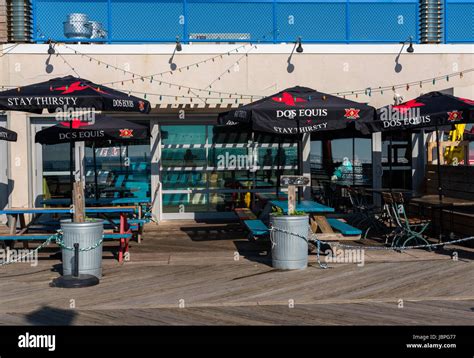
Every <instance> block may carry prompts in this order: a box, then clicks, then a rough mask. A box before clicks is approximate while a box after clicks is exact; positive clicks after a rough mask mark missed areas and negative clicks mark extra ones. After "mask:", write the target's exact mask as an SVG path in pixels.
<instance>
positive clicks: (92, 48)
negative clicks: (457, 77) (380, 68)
mask: <svg viewBox="0 0 474 358" xmlns="http://www.w3.org/2000/svg"><path fill="white" fill-rule="evenodd" d="M242 45H243V43H235V44H208V43H205V44H202V43H194V44H190V45H188V44H183V50H182V52H180V53H179V56H183V55H199V54H221V53H226V52H229V51H233V50H235V49H236V48H237V47H239V46H242ZM56 46H57V48H58V50H59V52H60V53H62V54H74V50H76V51H78V52H81V53H84V54H89V55H100V54H104V55H108V54H110V55H114V54H116V55H119V54H130V55H171V54H172V53H173V51H174V49H175V44H124V45H122V44H111V45H108V44H68V45H67V47H66V46H64V45H61V44H58V45H56ZM293 46H294V44H285V43H281V44H258V45H257V48H256V49H255V48H253V49H252V51H250V52H249V55H258V54H289V53H291V51H292V49H293ZM303 46H304V53H303V55H300V54H298V56H304V55H306V54H398V53H399V52H400V48H401V44H308V43H306V44H305V43H304V44H303ZM9 47H11V44H4V45H0V48H1V49H2V50H3V49H5V48H9ZM414 47H415V53H414V54H413V55H410V56H416V55H417V54H450V53H454V54H456V53H458V54H472V53H473V52H474V44H414ZM249 49H250V46H247V47H246V48H241V49H240V50H239V52H235V51H233V52H231V56H242V54H243V53H245V52H248V51H249ZM47 50H48V45H46V44H19V45H18V46H16V47H15V48H13V49H12V50H11V51H9V54H42V55H46V54H47Z"/></svg>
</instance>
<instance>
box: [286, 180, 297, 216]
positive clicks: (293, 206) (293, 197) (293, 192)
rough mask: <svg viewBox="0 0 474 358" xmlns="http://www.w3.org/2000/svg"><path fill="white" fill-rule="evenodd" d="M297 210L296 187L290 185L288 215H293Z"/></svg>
mask: <svg viewBox="0 0 474 358" xmlns="http://www.w3.org/2000/svg"><path fill="white" fill-rule="evenodd" d="M295 210H296V186H295V185H288V215H292V214H293V213H294V212H295Z"/></svg>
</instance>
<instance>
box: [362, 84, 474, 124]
mask: <svg viewBox="0 0 474 358" xmlns="http://www.w3.org/2000/svg"><path fill="white" fill-rule="evenodd" d="M473 122H474V101H473V100H471V99H467V98H461V97H455V96H452V95H449V94H444V93H441V92H430V93H427V94H424V95H422V96H419V97H417V98H415V99H412V100H409V101H407V102H404V103H401V104H399V105H396V106H392V105H388V106H385V107H382V108H379V109H378V110H377V117H376V118H372V119H371V118H361V119H360V120H359V121H358V125H359V126H358V128H359V129H360V130H361V131H362V132H367V133H372V132H386V131H394V130H415V129H427V128H431V129H434V128H436V127H438V128H439V127H442V126H450V125H452V124H458V123H473Z"/></svg>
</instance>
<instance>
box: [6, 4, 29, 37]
mask: <svg viewBox="0 0 474 358" xmlns="http://www.w3.org/2000/svg"><path fill="white" fill-rule="evenodd" d="M7 18H8V40H9V41H10V42H31V38H32V6H31V2H30V0H9V1H7Z"/></svg>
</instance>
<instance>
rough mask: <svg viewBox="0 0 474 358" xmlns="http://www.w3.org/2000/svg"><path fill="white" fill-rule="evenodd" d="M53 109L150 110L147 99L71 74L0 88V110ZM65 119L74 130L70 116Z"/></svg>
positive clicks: (67, 111)
mask: <svg viewBox="0 0 474 358" xmlns="http://www.w3.org/2000/svg"><path fill="white" fill-rule="evenodd" d="M45 109H46V110H47V111H48V112H49V113H56V114H57V115H58V119H61V118H62V117H64V115H66V119H67V116H69V114H70V113H71V112H74V111H88V112H93V111H108V112H134V113H143V114H146V113H149V112H150V109H151V107H150V103H149V102H148V101H146V100H144V99H141V98H138V97H134V96H131V95H129V94H127V93H123V92H120V91H117V90H115V89H113V88H110V87H106V86H101V85H98V84H95V83H93V82H91V81H89V80H86V79H83V78H78V77H74V76H65V77H58V78H53V79H51V80H49V81H45V82H40V83H36V84H31V85H28V86H22V87H18V88H15V89H9V90H6V91H3V92H0V110H7V111H23V112H30V113H38V114H41V113H42V112H43V110H45ZM68 119H70V120H69V121H67V122H68V123H69V125H70V129H71V132H72V130H73V128H72V125H73V121H72V118H68ZM73 142H74V140H73V138H72V136H70V150H69V159H70V165H71V168H70V169H71V178H70V179H71V186H72V183H73V182H74V178H73V175H72V173H73V169H72V161H73V160H72V157H73Z"/></svg>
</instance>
